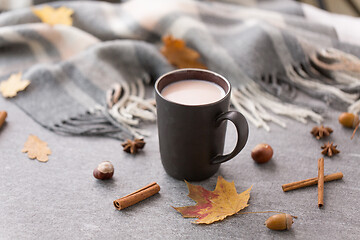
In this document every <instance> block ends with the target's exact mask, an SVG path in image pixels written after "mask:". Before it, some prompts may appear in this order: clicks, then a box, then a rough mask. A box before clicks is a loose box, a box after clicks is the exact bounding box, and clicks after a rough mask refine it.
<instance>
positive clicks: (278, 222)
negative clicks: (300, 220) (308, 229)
mask: <svg viewBox="0 0 360 240" xmlns="http://www.w3.org/2000/svg"><path fill="white" fill-rule="evenodd" d="M292 224H293V217H292V216H291V215H290V214H285V213H282V214H275V215H272V216H271V217H269V218H268V219H267V220H266V221H265V225H266V227H267V228H269V229H271V230H277V231H281V230H289V229H290V228H291V226H292Z"/></svg>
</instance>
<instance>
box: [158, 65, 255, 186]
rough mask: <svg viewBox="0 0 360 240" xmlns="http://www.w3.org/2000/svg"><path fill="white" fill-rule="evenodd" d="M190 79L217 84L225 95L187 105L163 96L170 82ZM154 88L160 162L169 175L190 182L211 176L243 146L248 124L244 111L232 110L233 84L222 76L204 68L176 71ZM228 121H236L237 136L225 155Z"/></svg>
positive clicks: (160, 80) (167, 75)
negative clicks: (210, 101)
mask: <svg viewBox="0 0 360 240" xmlns="http://www.w3.org/2000/svg"><path fill="white" fill-rule="evenodd" d="M190 79H196V80H205V81H209V82H212V83H215V84H217V85H218V86H220V87H221V88H222V89H223V90H224V91H225V96H224V97H222V98H221V99H220V100H218V101H216V102H212V103H207V104H201V105H185V104H179V103H175V102H172V101H169V100H167V99H166V98H165V97H164V96H162V95H161V91H162V90H163V89H164V88H165V87H166V86H168V85H169V84H171V83H174V82H177V81H182V80H190ZM155 91H156V108H157V125H158V132H159V145H160V155H161V161H162V164H163V166H164V168H165V171H166V172H167V173H168V174H169V175H170V176H172V177H174V178H177V179H181V180H184V179H185V180H188V181H198V180H203V179H206V178H209V177H210V176H212V175H213V174H215V173H216V171H217V170H218V169H219V167H220V163H223V162H226V161H228V160H230V159H232V158H233V157H235V156H236V155H237V154H238V153H239V152H240V151H241V150H242V149H243V148H244V146H245V144H246V141H247V138H248V133H249V129H248V123H247V121H246V119H245V117H244V116H243V115H242V114H241V113H239V112H236V111H229V104H230V95H231V86H230V83H229V82H228V81H227V80H226V79H225V78H224V77H222V76H221V75H219V74H217V73H214V72H211V71H208V70H202V69H180V70H175V71H172V72H169V73H166V74H164V75H163V76H161V77H160V78H159V79H158V80H157V81H156V83H155ZM226 120H230V121H232V122H233V123H234V125H235V127H236V130H237V135H238V139H237V143H236V146H235V148H234V150H233V151H232V152H231V153H230V154H227V155H223V150H224V143H225V133H226V124H227V121H226Z"/></svg>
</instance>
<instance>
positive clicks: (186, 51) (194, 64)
mask: <svg viewBox="0 0 360 240" xmlns="http://www.w3.org/2000/svg"><path fill="white" fill-rule="evenodd" d="M162 41H163V43H164V46H163V47H162V48H161V53H162V54H163V55H164V56H165V57H166V59H167V60H168V61H169V62H170V63H171V64H172V65H174V66H176V67H178V68H202V69H206V66H205V65H204V64H202V63H201V62H200V61H199V59H200V54H199V53H198V52H197V51H195V50H194V49H191V48H188V47H187V46H186V44H185V42H184V41H183V40H181V39H176V38H173V37H172V36H171V35H167V36H164V37H163V38H162Z"/></svg>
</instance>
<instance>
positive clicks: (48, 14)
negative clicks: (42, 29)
mask: <svg viewBox="0 0 360 240" xmlns="http://www.w3.org/2000/svg"><path fill="white" fill-rule="evenodd" d="M32 12H33V13H34V14H35V15H36V16H37V17H38V18H40V19H41V21H42V22H43V23H47V24H49V25H51V26H53V25H56V24H62V25H68V26H71V25H72V23H73V20H72V18H71V15H72V14H73V13H74V10H72V9H71V8H67V7H59V8H57V9H55V8H53V7H51V6H44V7H42V8H38V9H35V8H34V9H32Z"/></svg>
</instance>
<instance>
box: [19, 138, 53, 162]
mask: <svg viewBox="0 0 360 240" xmlns="http://www.w3.org/2000/svg"><path fill="white" fill-rule="evenodd" d="M21 151H22V152H24V153H26V152H27V153H28V157H29V158H31V159H34V158H36V159H37V160H39V161H40V162H47V161H48V160H49V158H48V155H49V154H51V150H50V148H49V147H48V146H47V143H46V142H44V141H41V140H40V139H39V138H38V137H37V136H35V135H29V137H28V139H27V141H26V142H25V144H24V148H23V149H22V150H21Z"/></svg>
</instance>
